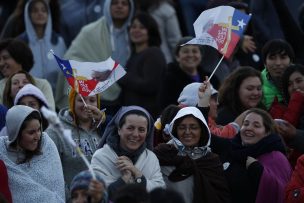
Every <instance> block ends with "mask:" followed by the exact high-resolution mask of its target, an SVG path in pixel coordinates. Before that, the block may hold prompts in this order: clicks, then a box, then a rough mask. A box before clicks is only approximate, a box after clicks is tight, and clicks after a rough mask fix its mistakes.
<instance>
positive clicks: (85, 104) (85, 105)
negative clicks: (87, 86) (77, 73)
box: [78, 93, 96, 123]
mask: <svg viewBox="0 0 304 203" xmlns="http://www.w3.org/2000/svg"><path fill="white" fill-rule="evenodd" d="M78 95H79V96H80V98H81V100H82V102H83V104H84V107H87V106H88V105H87V103H86V102H85V101H84V99H83V97H82V95H81V94H79V93H78ZM92 119H93V122H94V123H95V122H96V121H95V119H94V118H92Z"/></svg>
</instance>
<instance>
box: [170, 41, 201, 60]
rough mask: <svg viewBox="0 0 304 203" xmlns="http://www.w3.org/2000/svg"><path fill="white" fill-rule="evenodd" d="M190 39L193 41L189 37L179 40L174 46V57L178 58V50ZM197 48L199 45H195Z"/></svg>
mask: <svg viewBox="0 0 304 203" xmlns="http://www.w3.org/2000/svg"><path fill="white" fill-rule="evenodd" d="M192 39H193V37H191V36H185V37H182V38H181V39H179V40H178V42H177V44H176V45H175V49H174V54H175V56H178V53H179V51H180V49H181V48H182V47H181V45H182V44H185V43H186V42H188V41H190V40H192ZM197 46H199V45H197Z"/></svg>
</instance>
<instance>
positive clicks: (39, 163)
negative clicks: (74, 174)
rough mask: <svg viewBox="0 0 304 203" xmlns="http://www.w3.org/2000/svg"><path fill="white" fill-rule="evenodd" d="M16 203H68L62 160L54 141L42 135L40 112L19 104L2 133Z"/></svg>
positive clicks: (0, 151)
mask: <svg viewBox="0 0 304 203" xmlns="http://www.w3.org/2000/svg"><path fill="white" fill-rule="evenodd" d="M0 134H1V135H0V159H1V160H3V161H4V163H5V165H6V167H7V172H8V179H9V187H10V190H11V192H12V198H13V202H65V197H64V182H63V174H62V167H61V162H60V158H59V155H58V152H57V149H56V146H55V144H54V142H53V141H52V140H51V139H50V138H49V137H48V135H47V134H45V133H42V128H41V116H40V113H39V112H38V111H37V110H35V109H32V108H31V107H28V106H23V105H16V106H13V107H12V108H10V109H9V110H8V112H7V115H6V125H5V128H4V129H3V130H2V131H1V133H0Z"/></svg>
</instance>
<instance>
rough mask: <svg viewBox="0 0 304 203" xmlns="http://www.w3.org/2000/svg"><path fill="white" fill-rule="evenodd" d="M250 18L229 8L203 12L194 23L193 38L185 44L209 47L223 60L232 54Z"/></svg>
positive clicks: (223, 7) (224, 7) (217, 8)
mask: <svg viewBox="0 0 304 203" xmlns="http://www.w3.org/2000/svg"><path fill="white" fill-rule="evenodd" d="M250 18H251V16H250V15H247V14H245V13H243V12H241V11H239V10H237V9H234V8H233V7H231V6H219V7H216V8H212V9H208V10H205V11H203V12H202V13H201V15H200V16H199V17H198V18H197V19H196V21H195V22H194V24H193V26H194V31H195V38H194V39H192V40H190V41H189V42H187V43H185V45H186V44H201V45H209V46H212V47H214V48H215V49H217V50H218V51H219V52H220V53H221V54H223V55H224V56H225V58H229V57H230V56H231V54H232V53H233V51H234V49H235V46H236V44H237V43H238V41H239V40H240V38H241V36H242V35H243V32H244V30H245V29H246V26H247V24H248V22H249V20H250Z"/></svg>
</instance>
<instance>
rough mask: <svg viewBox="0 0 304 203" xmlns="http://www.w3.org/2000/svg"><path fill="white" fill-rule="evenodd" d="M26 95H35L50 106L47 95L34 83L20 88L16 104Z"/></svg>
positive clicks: (43, 103)
mask: <svg viewBox="0 0 304 203" xmlns="http://www.w3.org/2000/svg"><path fill="white" fill-rule="evenodd" d="M24 96H33V97H35V98H36V99H38V100H39V101H40V102H41V103H42V105H44V106H45V107H47V108H49V105H48V102H47V99H46V98H45V95H44V94H43V93H42V92H41V90H40V89H39V88H37V87H36V86H34V85H32V84H27V85H25V86H24V87H22V88H21V89H20V90H19V92H18V93H17V95H16V97H15V100H14V105H16V104H18V103H19V101H20V100H21V99H22V98H23V97H24Z"/></svg>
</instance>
